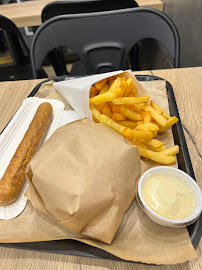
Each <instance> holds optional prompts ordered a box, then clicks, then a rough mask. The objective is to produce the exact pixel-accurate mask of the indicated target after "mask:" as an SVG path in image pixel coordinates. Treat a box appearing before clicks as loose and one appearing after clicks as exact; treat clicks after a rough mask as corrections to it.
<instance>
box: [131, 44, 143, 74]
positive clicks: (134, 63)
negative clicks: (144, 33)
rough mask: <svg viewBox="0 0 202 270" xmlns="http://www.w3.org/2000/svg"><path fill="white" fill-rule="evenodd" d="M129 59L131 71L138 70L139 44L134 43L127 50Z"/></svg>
mask: <svg viewBox="0 0 202 270" xmlns="http://www.w3.org/2000/svg"><path fill="white" fill-rule="evenodd" d="M129 60H130V64H131V69H132V70H133V71H136V70H140V67H139V46H138V44H136V45H134V46H133V48H132V49H131V50H130V52H129Z"/></svg>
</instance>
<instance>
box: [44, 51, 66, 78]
mask: <svg viewBox="0 0 202 270" xmlns="http://www.w3.org/2000/svg"><path fill="white" fill-rule="evenodd" d="M47 57H48V60H49V62H50V63H51V65H52V66H53V68H54V70H55V73H56V75H57V76H61V75H68V74H69V73H68V72H67V70H66V66H65V61H64V58H63V55H62V53H61V52H60V51H59V50H58V49H54V50H53V51H51V52H49V53H48V55H47Z"/></svg>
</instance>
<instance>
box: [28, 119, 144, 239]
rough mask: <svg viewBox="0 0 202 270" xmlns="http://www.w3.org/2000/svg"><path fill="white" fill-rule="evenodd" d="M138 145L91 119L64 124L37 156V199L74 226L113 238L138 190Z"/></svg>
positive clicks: (32, 190)
mask: <svg viewBox="0 0 202 270" xmlns="http://www.w3.org/2000/svg"><path fill="white" fill-rule="evenodd" d="M139 173H140V157H139V153H138V150H137V148H136V147H135V146H133V145H131V144H130V143H129V142H128V141H127V139H125V138H124V137H122V136H121V135H119V134H118V133H116V132H115V131H113V130H111V129H110V128H108V127H106V126H105V125H103V124H94V123H92V122H90V121H89V120H87V119H83V120H79V121H76V122H73V123H70V124H67V125H65V126H63V127H61V128H59V129H58V130H57V131H56V132H55V133H54V134H53V135H52V136H51V138H50V139H49V140H48V141H47V142H46V143H45V144H44V145H43V146H42V147H41V149H40V150H39V151H38V152H37V154H36V155H35V157H34V158H33V159H32V160H31V162H30V164H29V166H28V169H27V172H26V176H27V179H28V181H29V184H30V186H29V191H28V192H27V196H28V197H29V200H30V201H31V203H32V205H33V206H34V207H35V208H37V209H39V210H41V211H43V212H45V213H47V214H48V215H50V216H52V217H54V218H55V219H56V220H58V221H59V222H60V223H61V224H63V225H64V226H65V227H67V228H68V229H70V230H71V231H73V232H75V233H77V234H81V235H83V236H85V237H89V238H94V239H97V240H100V241H103V242H105V243H108V244H110V243H111V241H112V239H113V237H114V235H115V233H116V231H117V229H118V228H119V225H120V224H121V221H122V219H123V215H124V213H125V212H126V210H127V209H128V208H129V206H130V205H131V203H132V201H133V200H134V198H135V195H136V188H137V180H138V179H139Z"/></svg>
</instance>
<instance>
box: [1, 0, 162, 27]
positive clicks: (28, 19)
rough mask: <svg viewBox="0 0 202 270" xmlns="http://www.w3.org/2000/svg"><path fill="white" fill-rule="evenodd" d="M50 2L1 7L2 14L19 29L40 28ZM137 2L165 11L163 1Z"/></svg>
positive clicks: (144, 0) (43, 1)
mask: <svg viewBox="0 0 202 270" xmlns="http://www.w3.org/2000/svg"><path fill="white" fill-rule="evenodd" d="M54 1H57V0H54ZM67 1H68V0H67ZM50 2H53V0H38V1H27V2H22V3H13V4H8V5H1V6H0V14H1V15H3V16H5V17H7V18H9V19H10V20H12V21H13V22H14V23H15V24H16V25H17V27H25V26H38V25H41V24H42V22H41V12H42V10H43V8H44V7H45V6H46V5H47V4H48V3H50ZM136 2H137V3H138V4H139V6H140V7H150V8H154V9H157V10H160V11H163V2H162V1H161V0H137V1H136Z"/></svg>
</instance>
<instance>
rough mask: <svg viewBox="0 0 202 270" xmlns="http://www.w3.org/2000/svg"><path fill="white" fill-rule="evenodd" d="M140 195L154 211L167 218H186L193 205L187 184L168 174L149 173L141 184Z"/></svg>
mask: <svg viewBox="0 0 202 270" xmlns="http://www.w3.org/2000/svg"><path fill="white" fill-rule="evenodd" d="M142 196H143V199H144V200H145V202H146V203H147V205H148V206H149V207H150V208H151V209H152V210H153V211H154V212H156V213H157V214H159V215H160V216H163V217H165V218H169V219H175V220H181V219H184V218H187V217H188V216H190V215H191V214H192V212H193V210H194V207H195V197H194V194H193V191H192V189H191V188H190V187H189V185H188V184H186V182H185V181H182V180H180V179H177V178H174V177H172V176H169V175H163V174H159V173H158V174H151V175H150V176H149V177H148V178H147V179H146V181H145V183H144V184H143V187H142Z"/></svg>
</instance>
